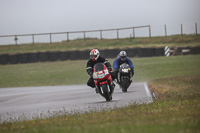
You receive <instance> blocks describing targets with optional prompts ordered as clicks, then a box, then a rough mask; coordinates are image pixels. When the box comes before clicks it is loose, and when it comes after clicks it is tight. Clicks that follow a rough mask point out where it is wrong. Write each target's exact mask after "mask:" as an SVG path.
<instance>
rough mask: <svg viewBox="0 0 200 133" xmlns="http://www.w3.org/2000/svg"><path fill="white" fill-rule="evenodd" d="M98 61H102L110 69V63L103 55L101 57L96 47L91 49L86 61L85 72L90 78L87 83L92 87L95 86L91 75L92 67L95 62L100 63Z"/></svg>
mask: <svg viewBox="0 0 200 133" xmlns="http://www.w3.org/2000/svg"><path fill="white" fill-rule="evenodd" d="M100 62H101V63H104V64H105V65H106V67H107V69H108V70H109V71H112V67H111V64H110V63H109V62H108V60H106V59H105V58H104V57H101V56H100V53H99V51H98V50H97V49H93V50H92V51H91V52H90V59H89V60H88V62H87V73H88V75H90V78H89V80H88V82H87V85H88V86H90V87H92V88H94V87H95V83H94V79H93V77H92V75H93V68H94V65H95V64H96V63H100ZM96 92H97V89H96ZM97 93H98V92H97Z"/></svg>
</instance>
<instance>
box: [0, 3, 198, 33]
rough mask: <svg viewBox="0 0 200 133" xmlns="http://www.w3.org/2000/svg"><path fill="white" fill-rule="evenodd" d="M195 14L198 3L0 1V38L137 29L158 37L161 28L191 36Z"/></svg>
mask: <svg viewBox="0 0 200 133" xmlns="http://www.w3.org/2000/svg"><path fill="white" fill-rule="evenodd" d="M199 14H200V0H0V35H14V34H32V33H49V32H67V31H81V30H96V29H110V28H123V27H133V26H141V25H151V26H152V34H153V35H159V34H163V30H164V28H163V27H164V25H165V24H166V25H167V27H169V28H170V27H171V29H173V30H174V29H176V28H179V27H180V24H183V25H184V26H185V29H184V30H185V32H193V31H194V24H195V23H197V24H198V25H199V26H198V30H200V28H199V27H200V15H199ZM175 27H176V28H175ZM187 30H188V31H187ZM168 31H169V33H170V30H168ZM171 32H172V31H171ZM198 32H200V31H198Z"/></svg>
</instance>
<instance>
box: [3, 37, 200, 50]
mask: <svg viewBox="0 0 200 133" xmlns="http://www.w3.org/2000/svg"><path fill="white" fill-rule="evenodd" d="M166 45H168V46H170V47H175V46H176V47H177V46H200V36H199V35H198V36H196V35H183V36H180V35H173V36H168V37H151V38H148V37H143V38H135V39H130V38H125V39H119V40H117V39H103V40H100V39H89V40H87V41H84V40H81V39H77V40H73V41H69V42H67V41H63V42H56V43H52V44H49V43H36V44H34V45H33V44H20V45H7V46H5V45H1V46H0V54H6V53H8V54H16V53H27V52H39V51H40V52H43V51H68V50H85V49H93V48H98V49H108V48H120V49H123V48H127V47H130V48H134V47H165V46H166Z"/></svg>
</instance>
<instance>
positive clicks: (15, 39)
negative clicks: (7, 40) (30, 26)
mask: <svg viewBox="0 0 200 133" xmlns="http://www.w3.org/2000/svg"><path fill="white" fill-rule="evenodd" d="M14 41H15V45H17V41H18V38H17V35H15V38H14Z"/></svg>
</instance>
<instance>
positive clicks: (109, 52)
mask: <svg viewBox="0 0 200 133" xmlns="http://www.w3.org/2000/svg"><path fill="white" fill-rule="evenodd" d="M171 49H172V51H175V52H176V54H173V53H172V54H171V55H186V54H200V46H198V47H178V48H171ZM121 50H122V49H105V50H100V53H101V55H102V56H103V57H106V58H116V57H117V56H118V54H119V52H120V51H121ZM123 50H125V51H126V52H127V54H128V56H129V57H153V56H165V53H164V52H165V51H164V48H127V49H123ZM175 52H174V53H175ZM89 53H90V50H84V51H80V50H74V51H55V52H37V53H23V54H14V55H9V54H2V55H0V64H1V65H5V64H18V63H34V62H47V61H58V60H61V61H66V60H85V59H89Z"/></svg>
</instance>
